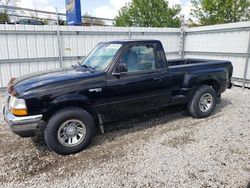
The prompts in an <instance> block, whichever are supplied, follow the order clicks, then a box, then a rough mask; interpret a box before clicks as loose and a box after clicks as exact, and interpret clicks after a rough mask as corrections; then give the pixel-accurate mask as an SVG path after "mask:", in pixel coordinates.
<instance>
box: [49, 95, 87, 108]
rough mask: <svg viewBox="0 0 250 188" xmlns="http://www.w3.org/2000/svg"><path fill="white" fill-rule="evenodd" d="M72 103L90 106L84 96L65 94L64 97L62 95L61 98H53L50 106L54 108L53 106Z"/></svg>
mask: <svg viewBox="0 0 250 188" xmlns="http://www.w3.org/2000/svg"><path fill="white" fill-rule="evenodd" d="M72 101H74V102H80V103H86V104H90V99H89V98H88V97H87V96H85V95H79V94H66V95H62V96H59V97H57V98H55V99H54V100H53V101H51V105H53V106H54V105H58V104H61V103H68V102H72Z"/></svg>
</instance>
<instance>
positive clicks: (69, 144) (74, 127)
mask: <svg viewBox="0 0 250 188" xmlns="http://www.w3.org/2000/svg"><path fill="white" fill-rule="evenodd" d="M94 132H95V125H94V120H93V118H92V117H91V115H90V114H89V113H88V112H86V111H85V110H83V109H81V108H75V107H74V108H65V109H63V110H61V111H59V112H57V113H55V114H54V115H53V116H52V118H51V119H50V120H49V122H48V125H47V127H46V129H45V132H44V138H45V141H46V143H47V145H48V147H49V148H50V149H51V150H53V151H55V152H56V153H58V154H61V155H69V154H74V153H77V152H79V151H82V150H83V149H85V148H86V147H87V146H88V144H89V143H90V141H91V139H92V138H93V136H94Z"/></svg>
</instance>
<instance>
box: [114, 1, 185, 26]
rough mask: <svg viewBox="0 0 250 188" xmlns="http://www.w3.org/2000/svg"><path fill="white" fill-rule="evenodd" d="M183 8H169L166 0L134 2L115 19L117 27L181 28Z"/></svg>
mask: <svg viewBox="0 0 250 188" xmlns="http://www.w3.org/2000/svg"><path fill="white" fill-rule="evenodd" d="M180 11H181V6H180V5H176V6H174V7H172V8H171V7H169V5H168V1H165V0H132V1H131V2H130V3H128V4H126V5H125V6H124V7H122V8H121V9H120V10H119V12H118V16H116V17H115V25H116V26H124V27H127V26H138V27H179V26H180V23H181V22H180V18H179V16H178V14H179V13H180Z"/></svg>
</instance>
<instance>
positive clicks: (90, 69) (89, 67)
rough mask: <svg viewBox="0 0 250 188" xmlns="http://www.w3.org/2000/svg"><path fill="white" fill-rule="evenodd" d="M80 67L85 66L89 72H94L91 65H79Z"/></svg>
mask: <svg viewBox="0 0 250 188" xmlns="http://www.w3.org/2000/svg"><path fill="white" fill-rule="evenodd" d="M81 67H85V68H87V69H88V70H89V72H91V73H93V72H95V69H94V68H93V67H91V66H88V65H84V64H83V65H81Z"/></svg>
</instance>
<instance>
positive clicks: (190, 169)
mask: <svg viewBox="0 0 250 188" xmlns="http://www.w3.org/2000/svg"><path fill="white" fill-rule="evenodd" d="M4 102H5V101H4V98H3V97H2V96H1V97H0V103H1V107H2V105H3V104H4ZM0 119H1V120H0V125H1V126H0V166H1V168H0V187H124V186H125V187H185V188H186V187H192V188H193V187H242V188H243V187H246V186H247V183H248V182H249V181H250V90H248V89H245V90H242V89H241V88H233V89H231V90H228V91H227V92H225V93H224V94H223V96H222V101H221V103H220V104H218V105H217V107H216V110H215V112H214V114H213V115H212V116H210V117H209V118H207V119H193V118H191V117H190V116H189V114H188V113H187V111H186V110H185V109H179V108H178V109H177V108H171V109H169V110H166V111H164V112H160V113H159V112H158V113H154V114H150V115H145V116H143V117H138V118H134V119H131V120H129V121H123V122H120V123H113V124H110V125H108V127H107V130H108V132H107V133H106V134H104V135H98V136H97V137H96V138H95V139H94V140H93V143H92V144H91V146H90V147H89V148H88V149H87V150H85V151H83V152H81V153H79V154H76V155H72V156H66V157H65V156H59V155H57V154H54V153H52V152H50V151H49V150H48V148H47V147H46V145H45V144H44V143H43V142H40V143H36V144H34V143H33V142H32V140H31V139H22V138H19V137H18V136H16V135H14V134H12V133H11V132H10V131H9V130H8V127H6V126H5V124H4V122H3V117H2V114H1V115H0ZM2 125H3V126H2Z"/></svg>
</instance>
